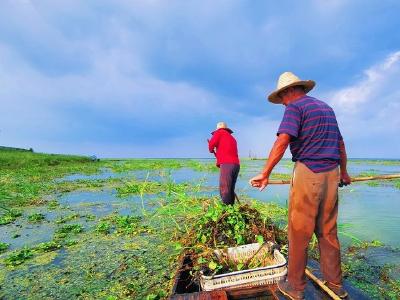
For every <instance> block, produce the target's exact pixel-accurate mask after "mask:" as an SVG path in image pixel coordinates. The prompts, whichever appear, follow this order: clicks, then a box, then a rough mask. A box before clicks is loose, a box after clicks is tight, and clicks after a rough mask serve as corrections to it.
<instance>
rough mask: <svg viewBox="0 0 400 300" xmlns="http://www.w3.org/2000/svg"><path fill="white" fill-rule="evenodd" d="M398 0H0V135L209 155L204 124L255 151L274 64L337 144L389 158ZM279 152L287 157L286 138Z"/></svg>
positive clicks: (268, 120)
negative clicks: (299, 83)
mask: <svg viewBox="0 0 400 300" xmlns="http://www.w3.org/2000/svg"><path fill="white" fill-rule="evenodd" d="M399 11H400V2H399V1H397V0H393V1H385V0H380V1H377V0H376V1H375V0H371V1H364V0H352V1H345V0H309V1H307V0H306V1H285V0H281V1H278V2H277V1H257V0H251V1H250V0H249V1H244V0H229V1H228V0H226V1H225V0H212V1H208V0H202V1H190V0H181V1H174V0H168V1H166V0H163V1H161V0H141V1H133V0H129V1H128V0H113V1H111V0H110V1H105V0H87V1H86V0H85V1H83V0H81V1H74V0H57V1H53V0H1V1H0V101H1V105H0V145H4V146H15V147H23V148H31V147H32V148H33V149H34V150H35V151H37V152H50V153H71V154H84V155H97V156H98V157H212V156H211V155H210V154H209V153H208V149H207V142H206V141H207V138H210V132H211V131H212V130H213V129H214V128H215V126H216V123H217V122H220V121H225V122H226V123H227V124H228V126H229V127H230V128H231V129H232V130H233V131H234V136H235V137H236V139H237V141H238V145H239V155H240V156H241V157H247V156H249V153H250V152H251V154H252V155H253V156H254V155H255V156H258V157H266V156H267V154H268V152H269V150H270V148H271V146H272V144H273V142H274V140H275V138H276V131H277V128H278V126H279V123H280V120H281V118H282V115H283V111H284V106H282V105H274V104H271V103H269V102H268V101H267V100H266V96H267V95H268V94H269V93H270V92H271V91H273V90H274V89H275V87H276V83H277V79H278V76H279V75H280V74H281V73H282V72H285V71H291V72H294V73H295V74H296V75H298V76H299V77H300V78H301V79H312V80H315V81H316V83H317V85H316V87H315V88H314V89H313V90H312V91H311V92H310V93H309V95H311V96H313V97H317V98H319V99H321V100H323V101H325V102H327V103H328V104H329V105H331V106H332V107H333V108H334V110H335V112H336V115H337V118H338V122H339V126H340V129H341V132H342V135H343V137H344V140H345V143H346V147H347V152H348V155H349V157H354V158H400V138H399V132H400V117H399V116H400V84H399V82H400V31H399V28H400V18H399ZM286 156H288V157H290V153H289V151H287V153H286Z"/></svg>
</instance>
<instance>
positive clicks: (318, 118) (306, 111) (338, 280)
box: [250, 72, 350, 299]
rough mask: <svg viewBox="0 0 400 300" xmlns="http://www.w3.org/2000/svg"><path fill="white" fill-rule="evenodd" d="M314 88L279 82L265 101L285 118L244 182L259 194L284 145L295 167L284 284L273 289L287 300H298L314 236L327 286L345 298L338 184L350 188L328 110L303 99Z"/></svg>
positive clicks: (288, 78) (286, 79)
mask: <svg viewBox="0 0 400 300" xmlns="http://www.w3.org/2000/svg"><path fill="white" fill-rule="evenodd" d="M314 86H315V82H314V81H312V80H307V81H303V80H300V79H299V78H298V77H297V76H295V75H294V74H293V73H290V72H285V73H283V74H282V75H281V76H280V77H279V80H278V85H277V89H276V90H275V91H274V92H273V93H271V94H270V95H269V96H268V99H269V101H270V102H272V103H275V104H283V105H284V106H286V108H285V113H284V116H283V120H282V122H281V124H280V126H279V129H278V132H277V135H278V137H277V139H276V141H275V144H274V146H273V147H272V149H271V152H270V155H269V158H268V160H267V162H266V164H265V167H264V170H263V171H262V173H261V174H259V175H257V176H255V177H254V178H252V179H251V180H250V184H251V185H252V186H253V187H258V188H259V189H260V190H263V189H264V188H265V187H266V186H267V185H268V178H269V176H270V174H271V171H272V169H273V168H274V166H275V165H276V164H277V163H278V162H279V161H280V159H281V158H282V156H283V154H284V153H285V150H286V148H287V147H288V145H289V144H290V151H291V153H292V160H293V161H294V162H295V166H294V170H293V176H292V181H291V187H290V195H289V217H288V239H289V266H288V277H287V281H285V282H282V283H279V284H278V287H279V289H280V290H281V291H282V293H283V294H285V295H286V296H287V297H289V298H290V299H303V298H304V288H305V286H306V280H305V268H306V265H307V248H308V244H309V242H310V239H311V237H312V234H313V233H314V232H315V234H316V236H317V238H318V244H319V250H320V265H321V271H322V273H323V276H324V279H325V280H326V281H327V283H326V284H327V286H328V287H329V288H330V289H332V290H333V291H334V292H335V293H336V294H337V295H338V296H340V297H342V298H344V297H346V296H347V293H346V291H345V290H344V289H343V287H342V272H341V265H340V245H339V240H338V237H337V224H336V221H337V215H338V183H339V181H342V182H343V183H344V184H350V177H349V175H348V173H347V169H346V165H347V155H346V150H345V145H344V141H343V138H342V135H341V133H340V131H339V127H338V124H337V121H336V116H335V113H334V112H333V110H332V108H331V107H330V106H328V105H327V104H326V103H325V102H322V101H320V100H318V99H316V98H313V97H310V96H308V95H307V93H308V92H309V91H310V90H311V89H312V88H313V87H314Z"/></svg>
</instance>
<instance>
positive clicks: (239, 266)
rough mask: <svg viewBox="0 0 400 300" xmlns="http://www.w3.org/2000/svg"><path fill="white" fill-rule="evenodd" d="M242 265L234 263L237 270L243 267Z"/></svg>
mask: <svg viewBox="0 0 400 300" xmlns="http://www.w3.org/2000/svg"><path fill="white" fill-rule="evenodd" d="M243 267H244V264H242V263H240V264H237V265H236V268H237V270H238V271H240V270H241V269H243Z"/></svg>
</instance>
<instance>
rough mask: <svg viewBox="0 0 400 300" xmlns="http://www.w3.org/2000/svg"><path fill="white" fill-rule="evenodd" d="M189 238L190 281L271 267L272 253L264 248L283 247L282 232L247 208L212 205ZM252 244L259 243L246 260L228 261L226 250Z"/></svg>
mask: <svg viewBox="0 0 400 300" xmlns="http://www.w3.org/2000/svg"><path fill="white" fill-rule="evenodd" d="M193 236H194V237H195V238H194V240H193V241H191V244H192V245H191V249H192V251H191V253H190V255H191V257H192V260H193V272H192V275H193V277H194V278H198V277H199V276H201V275H202V274H205V275H212V274H222V273H227V272H232V271H238V270H243V269H252V268H257V267H261V266H268V265H271V264H272V263H273V250H272V248H271V247H265V246H266V245H267V243H273V244H275V245H277V246H279V245H281V246H283V245H285V244H286V234H285V232H284V230H283V229H280V228H279V227H277V226H276V225H275V224H274V223H273V222H272V220H271V219H270V218H268V217H263V216H262V215H261V214H260V212H259V211H258V210H256V209H255V208H253V207H251V206H250V205H249V204H242V205H241V204H235V205H223V204H221V203H220V202H216V203H213V205H210V206H209V207H208V209H207V210H206V211H205V213H204V214H203V216H202V217H201V218H200V219H199V221H198V222H197V223H196V225H195V226H194V232H193ZM252 243H259V244H260V249H259V251H257V252H256V254H255V255H253V256H252V257H250V258H249V259H244V260H232V259H229V258H228V255H227V248H228V247H237V246H240V245H245V244H252ZM216 249H218V252H215V250H216ZM216 253H219V254H218V255H217V254H216Z"/></svg>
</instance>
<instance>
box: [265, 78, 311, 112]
mask: <svg viewBox="0 0 400 300" xmlns="http://www.w3.org/2000/svg"><path fill="white" fill-rule="evenodd" d="M296 85H302V86H303V87H304V92H305V93H308V92H309V91H311V90H312V89H313V87H314V86H315V81H313V80H301V79H300V78H299V77H297V76H296V75H294V74H293V73H292V72H285V73H282V74H281V76H279V79H278V84H277V85H276V90H275V91H273V92H272V93H271V94H270V95H269V96H268V100H269V101H270V102H272V103H275V104H280V103H282V99H281V98H280V97H279V96H278V93H280V92H282V91H283V90H284V89H287V88H288V87H291V86H296Z"/></svg>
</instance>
